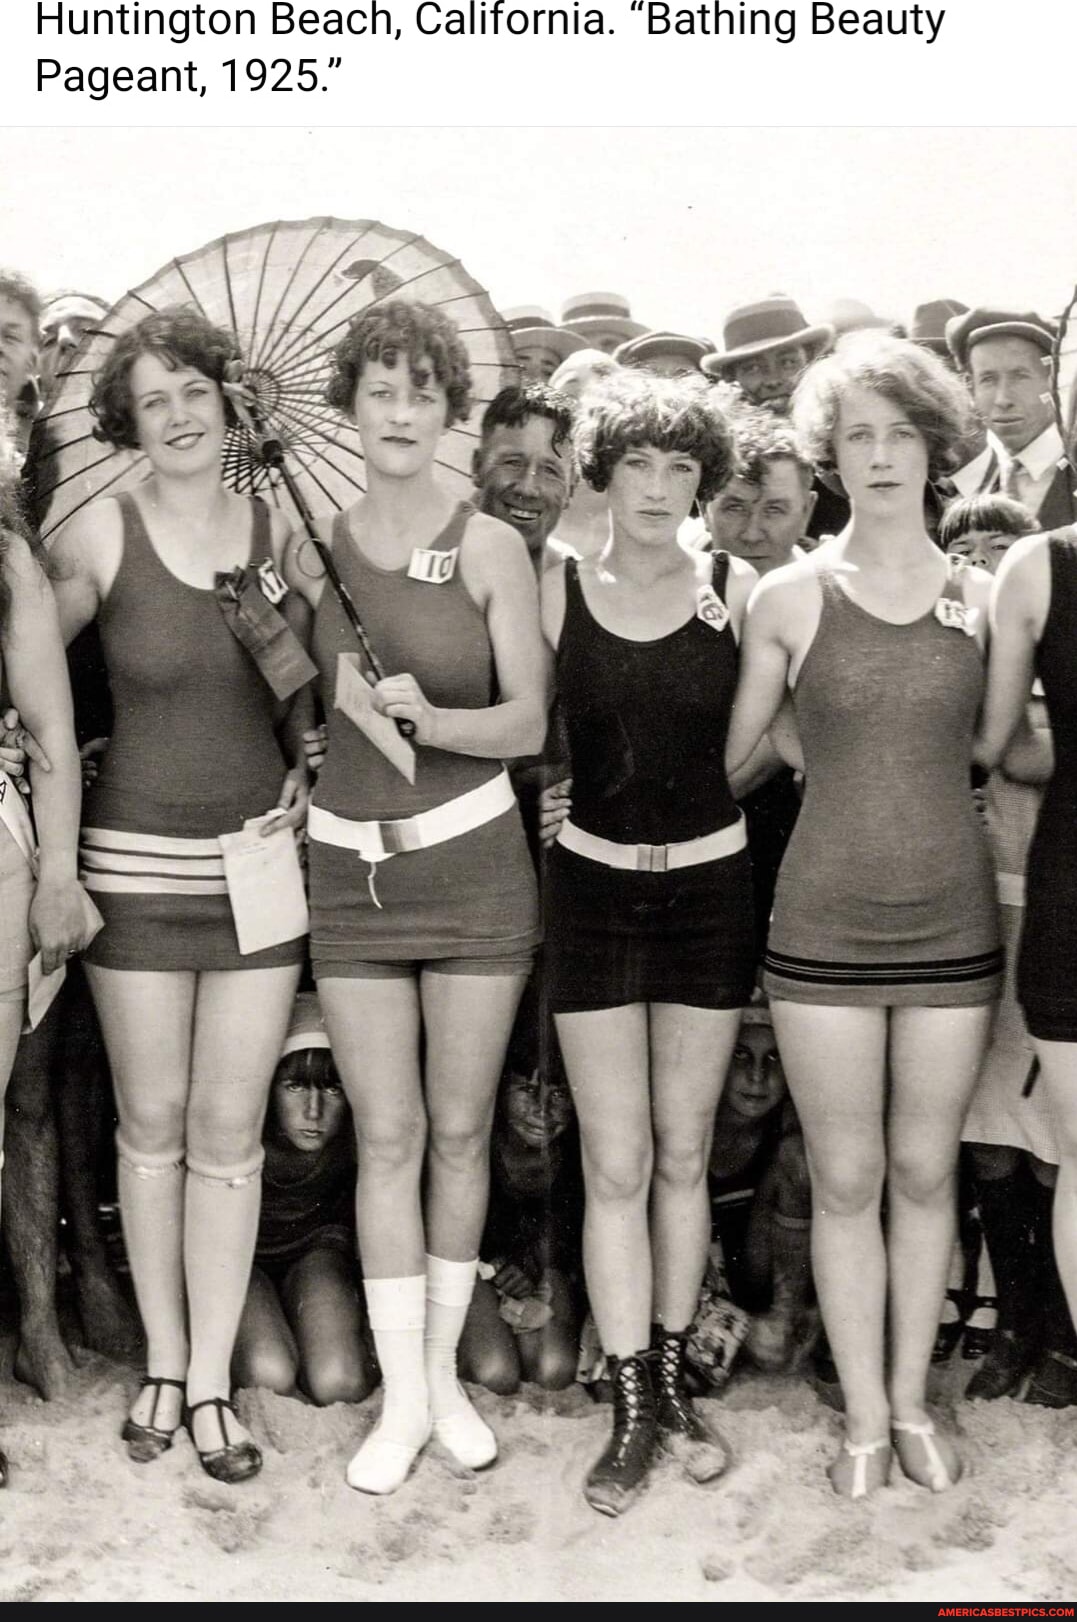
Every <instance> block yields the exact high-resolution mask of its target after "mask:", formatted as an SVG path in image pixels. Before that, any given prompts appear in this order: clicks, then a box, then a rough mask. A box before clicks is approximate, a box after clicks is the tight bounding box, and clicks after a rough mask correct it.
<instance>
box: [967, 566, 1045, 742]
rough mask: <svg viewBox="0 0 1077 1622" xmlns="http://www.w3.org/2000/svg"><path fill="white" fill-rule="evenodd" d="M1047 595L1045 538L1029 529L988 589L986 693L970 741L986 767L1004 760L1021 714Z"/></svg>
mask: <svg viewBox="0 0 1077 1622" xmlns="http://www.w3.org/2000/svg"><path fill="white" fill-rule="evenodd" d="M1050 595H1051V578H1050V555H1049V552H1048V549H1047V541H1046V538H1045V537H1044V536H1042V535H1030V536H1029V537H1027V539H1022V540H1020V541H1015V542H1014V544H1013V546H1012V547H1011V548H1010V550H1009V551H1008V552H1007V553H1006V556H1005V557H1004V558H1003V560H1002V563H1001V565H1000V567H999V571H998V574H997V575H996V577H995V583H994V588H993V590H992V593H991V606H990V622H991V650H990V654H989V656H988V662H987V695H986V697H985V699H984V708H983V715H982V716H981V719H980V731H979V736H978V737H977V739H976V741H975V744H974V747H973V758H974V760H975V761H976V762H977V764H978V765H981V766H985V767H987V768H988V769H990V768H992V767H994V766H997V765H998V764H999V762H1000V761H1001V760H1002V758H1003V756H1004V755H1005V754H1006V751H1007V748H1008V747H1009V745H1010V742H1011V740H1012V739H1013V737H1014V734H1015V733H1016V732H1017V729H1018V727H1019V726H1020V724H1021V720H1022V717H1023V716H1024V714H1025V710H1026V706H1027V704H1028V700H1029V694H1030V693H1031V691H1032V676H1033V667H1034V664H1035V658H1036V646H1037V644H1038V642H1039V639H1040V637H1041V636H1042V634H1043V627H1044V625H1045V624H1046V621H1047V610H1048V607H1049V605H1050Z"/></svg>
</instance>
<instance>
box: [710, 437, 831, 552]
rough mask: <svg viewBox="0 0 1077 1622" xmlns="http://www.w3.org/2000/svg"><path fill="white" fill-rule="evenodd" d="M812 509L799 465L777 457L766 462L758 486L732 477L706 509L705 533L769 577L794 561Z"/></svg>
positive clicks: (812, 500)
mask: <svg viewBox="0 0 1077 1622" xmlns="http://www.w3.org/2000/svg"><path fill="white" fill-rule="evenodd" d="M814 505H815V492H814V491H813V490H812V489H811V487H810V486H809V485H807V484H806V482H805V480H804V478H803V476H802V475H801V471H800V468H799V467H798V466H797V463H796V462H795V461H794V460H793V459H792V457H789V456H778V457H775V458H774V459H773V460H770V461H766V462H764V464H763V478H762V481H761V482H760V483H759V484H754V483H753V482H752V481H751V480H750V479H741V478H732V479H730V481H729V483H728V484H726V485H723V487H722V489H721V490H719V492H718V494H717V495H716V496H715V498H714V500H713V501H712V502H711V503H710V505H709V506H708V508H707V528H708V529H709V530H710V534H711V539H712V541H713V542H714V545H715V546H716V547H722V548H724V549H725V550H726V551H727V552H732V554H733V556H734V557H738V558H744V559H746V560H747V562H749V563H750V564H751V565H752V567H753V568H754V569H757V570H758V572H759V573H760V574H766V573H767V572H768V570H770V569H778V568H780V567H781V565H782V564H783V563H788V562H789V561H790V560H791V558H792V554H793V547H794V546H795V545H796V543H797V541H799V540H800V538H801V536H802V535H804V533H805V532H806V530H807V527H808V520H809V518H810V517H811V512H812V508H813V506H814Z"/></svg>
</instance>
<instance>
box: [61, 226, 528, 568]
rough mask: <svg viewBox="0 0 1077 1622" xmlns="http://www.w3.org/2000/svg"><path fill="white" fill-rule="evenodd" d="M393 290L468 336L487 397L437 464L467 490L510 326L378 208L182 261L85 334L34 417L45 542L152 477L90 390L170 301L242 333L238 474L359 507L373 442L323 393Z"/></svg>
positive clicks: (274, 492)
mask: <svg viewBox="0 0 1077 1622" xmlns="http://www.w3.org/2000/svg"><path fill="white" fill-rule="evenodd" d="M393 297H401V298H409V299H418V300H421V301H422V302H423V303H426V304H432V305H436V306H437V307H438V308H439V309H441V310H442V311H443V312H444V313H445V314H446V315H448V316H449V317H450V318H451V319H452V320H453V321H454V322H455V323H456V326H457V328H458V330H459V333H460V337H461V339H462V341H463V343H464V345H465V347H466V349H467V352H468V356H469V358H470V362H471V375H472V382H473V386H474V396H475V402H474V407H473V410H472V414H471V417H470V418H469V419H468V421H467V422H460V423H457V424H455V425H454V426H453V427H452V428H451V429H450V430H449V431H448V432H447V433H446V435H445V437H444V438H443V440H442V441H441V445H440V447H439V452H438V462H437V466H438V469H439V472H440V475H441V477H442V479H443V481H444V482H445V483H446V484H448V485H449V487H450V488H455V489H457V490H458V491H459V492H460V494H461V495H463V494H466V493H467V492H468V491H469V490H470V488H471V458H472V452H473V450H474V448H475V446H476V444H477V442H478V423H479V419H480V418H481V415H482V412H483V410H484V408H485V406H486V405H487V404H488V403H489V401H490V400H492V399H493V397H494V395H495V394H496V393H497V391H498V390H499V389H500V388H503V387H504V386H505V385H506V384H507V383H511V382H514V381H515V380H516V378H517V376H518V369H517V367H516V362H515V356H514V354H513V349H512V343H511V340H510V337H509V333H508V329H507V328H506V326H505V325H504V323H503V322H502V320H501V317H500V316H499V315H498V313H497V311H496V310H495V309H494V306H493V304H492V303H491V301H490V299H489V297H488V295H487V294H486V293H485V292H484V290H483V289H482V288H481V287H480V286H479V284H478V282H476V281H475V280H474V279H473V277H471V276H470V275H469V274H468V273H467V271H466V270H465V269H464V267H463V266H462V265H461V263H460V261H459V260H458V259H455V258H453V257H452V255H450V254H448V253H445V252H444V251H443V250H442V249H440V248H436V247H434V246H433V244H432V243H430V242H427V241H426V239H425V238H424V237H420V236H416V235H415V234H414V232H410V231H398V230H394V229H393V228H392V227H391V226H387V225H382V224H380V223H379V222H378V221H376V220H337V219H313V220H302V221H281V220H278V221H275V222H273V223H271V224H268V225H259V226H255V227H253V228H252V229H251V230H248V231H237V232H234V233H232V234H230V235H228V236H224V237H219V238H218V239H217V240H216V241H214V242H211V243H209V244H207V246H206V247H204V248H199V249H198V250H197V251H196V252H194V253H191V254H186V255H184V256H183V257H181V258H179V259H173V260H171V261H170V262H169V263H168V264H167V265H165V266H163V267H162V268H161V269H160V270H159V271H158V272H157V274H156V275H154V276H151V277H150V279H149V281H147V282H143V284H142V285H141V287H137V288H135V289H134V291H133V292H129V293H125V294H124V296H123V297H122V298H121V299H120V300H119V301H118V303H116V304H115V305H113V307H112V309H111V310H110V311H109V313H108V315H107V316H106V317H104V319H103V320H102V321H101V323H100V325H99V326H98V327H97V328H95V329H92V330H91V331H90V332H88V333H87V334H86V336H85V337H84V339H83V341H82V343H81V345H80V346H79V348H78V350H77V351H76V353H75V355H74V356H73V357H72V360H71V363H70V365H69V366H68V368H67V370H66V371H65V372H64V373H63V375H62V376H61V378H60V381H59V384H58V387H57V389H56V393H55V395H54V397H53V400H52V402H51V403H50V406H49V409H48V411H47V412H46V414H45V416H44V418H42V419H41V420H40V421H39V423H38V424H37V425H36V429H37V432H36V434H35V446H34V449H33V463H34V466H33V474H32V480H33V496H34V507H35V514H36V517H37V520H38V528H39V532H40V535H41V539H42V541H43V542H44V543H45V544H46V545H48V543H49V541H50V540H51V539H52V538H53V537H54V536H55V534H56V532H57V530H58V529H59V528H60V526H61V525H62V524H63V523H65V522H66V520H67V519H68V518H70V517H71V516H72V514H73V513H75V512H77V511H78V510H79V509H80V508H81V507H83V506H84V505H85V504H86V503H87V502H88V501H92V500H94V499H95V497H97V496H101V495H106V494H108V495H115V494H117V493H119V492H120V491H121V490H129V489H131V488H132V487H133V486H136V485H138V484H139V483H140V482H141V481H142V480H143V479H144V478H145V477H146V475H147V473H148V471H149V466H148V463H147V461H146V459H145V457H144V456H142V455H141V454H140V453H139V452H138V451H126V450H119V451H117V450H113V449H111V447H109V446H107V445H103V444H102V443H101V442H100V441H99V440H97V439H95V438H94V435H93V430H94V427H95V419H94V417H93V415H92V413H91V412H90V409H89V401H90V394H91V392H92V388H93V379H94V375H95V373H97V372H99V371H100V369H101V367H102V366H103V364H104V362H105V360H106V359H107V357H108V354H109V351H110V350H111V348H112V346H113V344H114V343H115V342H116V339H117V338H119V337H120V336H121V335H122V334H123V333H124V332H125V331H126V330H127V329H128V328H129V327H131V326H133V325H134V324H135V323H136V322H137V321H139V320H141V318H142V317H143V316H144V315H147V314H148V313H149V312H150V311H152V310H159V309H162V308H164V307H165V306H166V305H170V304H190V305H194V306H195V307H196V308H197V309H199V310H201V311H202V312H203V313H204V314H205V315H206V316H207V317H208V318H209V319H210V320H211V321H213V322H215V323H216V324H217V325H218V326H222V327H225V328H228V329H229V330H231V331H232V332H234V333H235V335H236V339H237V341H238V345H239V349H240V351H241V353H242V355H243V358H244V362H245V370H244V376H243V383H244V385H245V386H246V388H247V389H248V390H249V391H250V393H251V395H252V396H253V401H254V406H255V409H254V421H253V422H252V420H251V415H250V414H249V413H248V414H246V415H245V417H244V419H243V420H241V421H240V422H239V423H238V424H237V425H236V426H235V427H233V428H231V429H230V430H229V433H228V436H227V438H226V440H225V445H224V452H223V456H222V463H223V475H224V479H225V482H226V483H227V484H228V485H230V486H231V488H232V489H233V490H236V491H238V492H239V493H240V494H244V495H252V494H260V495H262V496H264V497H265V498H266V499H267V500H269V501H271V502H272V503H274V504H275V505H277V506H279V507H283V508H284V510H285V511H286V512H287V513H288V514H289V516H291V517H292V518H293V519H294V520H298V521H302V520H303V519H304V517H305V514H304V512H303V508H304V506H305V507H306V508H308V509H309V510H310V511H311V512H313V513H315V514H318V515H320V514H324V513H331V512H334V511H341V510H343V509H344V508H345V507H348V506H350V505H351V504H352V503H353V502H354V501H355V500H356V498H357V497H358V496H359V495H360V494H361V493H362V491H363V490H364V488H365V478H364V465H363V452H362V448H361V446H360V443H359V435H358V432H357V430H356V428H355V425H354V424H353V423H352V422H350V421H349V420H348V419H347V418H345V417H343V416H341V415H340V413H339V412H337V411H335V410H333V408H332V407H331V406H329V405H327V404H326V403H325V400H324V390H325V384H326V381H327V379H328V377H329V373H330V370H331V367H330V361H329V351H330V350H331V349H332V347H333V345H334V344H335V343H336V342H337V341H338V340H339V339H340V338H341V337H343V335H344V333H345V331H346V329H347V326H348V323H349V321H350V320H351V319H352V318H353V317H354V316H356V315H358V314H359V313H360V312H361V311H362V310H365V309H366V308H368V306H370V305H372V304H377V303H378V302H379V301H380V300H383V299H388V298H393ZM255 426H257V429H258V430H260V433H259V432H256V431H255ZM265 436H268V437H270V438H271V439H272V440H273V441H274V442H275V443H276V444H277V445H278V446H279V448H280V450H281V451H282V452H283V466H282V465H281V458H280V457H278V458H277V461H276V465H273V464H272V462H271V461H267V460H266V459H265V458H264V457H263V455H262V453H261V449H260V439H261V438H263V437H265Z"/></svg>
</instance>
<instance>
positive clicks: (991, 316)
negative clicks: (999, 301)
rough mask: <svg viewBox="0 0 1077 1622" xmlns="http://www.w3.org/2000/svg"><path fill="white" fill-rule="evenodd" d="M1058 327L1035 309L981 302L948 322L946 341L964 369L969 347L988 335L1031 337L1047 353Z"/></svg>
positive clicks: (1029, 338)
mask: <svg viewBox="0 0 1077 1622" xmlns="http://www.w3.org/2000/svg"><path fill="white" fill-rule="evenodd" d="M1057 331H1058V328H1057V327H1056V326H1055V324H1054V322H1053V321H1045V320H1044V318H1043V316H1042V315H1037V314H1036V312H1035V311H1034V310H1023V311H1016V310H991V309H987V308H985V307H983V306H982V305H981V306H978V307H977V308H976V309H975V310H967V311H966V312H965V314H964V315H955V316H954V317H953V318H952V319H951V320H949V321H947V323H946V342H947V344H948V345H949V348H950V353H951V355H952V356H953V357H954V359H955V361H956V362H957V364H958V366H960V368H961V370H962V371H967V370H968V364H969V351H970V349H974V348H975V347H976V345H977V344H979V343H982V342H983V341H984V339H985V338H1027V339H1028V341H1029V343H1033V344H1035V345H1036V347H1037V349H1042V351H1043V353H1044V354H1045V355H1049V354H1050V353H1051V350H1052V348H1053V347H1054V342H1055V335H1056V333H1057Z"/></svg>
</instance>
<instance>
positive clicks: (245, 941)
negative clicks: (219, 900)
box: [220, 817, 310, 957]
mask: <svg viewBox="0 0 1077 1622" xmlns="http://www.w3.org/2000/svg"><path fill="white" fill-rule="evenodd" d="M264 820H265V819H264V818H262V817H259V818H258V819H257V820H256V821H255V822H250V823H248V824H247V826H246V827H245V828H242V829H241V830H240V832H239V833H236V834H221V836H220V846H221V852H222V854H223V856H224V877H225V882H226V883H227V885H228V900H229V902H230V903H231V907H232V919H233V921H234V923H235V926H236V938H237V939H238V941H239V949H240V951H241V952H242V953H243V955H244V957H246V956H248V955H249V954H250V953H251V952H262V951H264V950H265V949H266V947H267V946H279V945H280V944H281V943H282V942H283V941H292V940H295V938H296V936H297V935H305V934H306V933H307V930H308V929H309V927H310V914H309V913H308V911H307V898H306V894H305V892H304V890H303V873H302V870H301V868H300V866H299V856H298V853H297V852H296V848H295V836H294V834H293V833H292V831H291V829H290V828H282V829H281V831H280V832H279V833H276V834H268V835H266V837H265V838H263V837H262V834H261V832H260V828H261V825H262V823H263V821H264Z"/></svg>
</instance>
